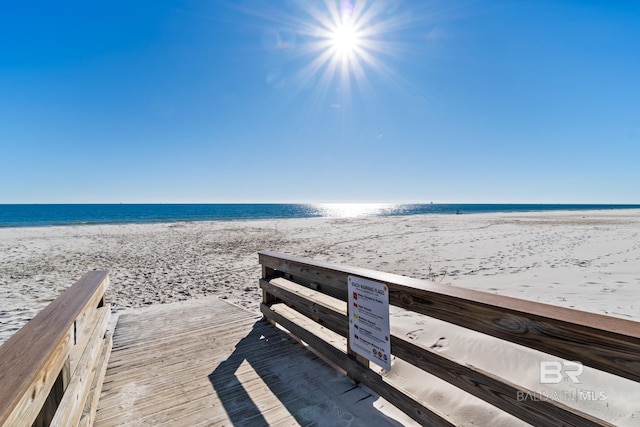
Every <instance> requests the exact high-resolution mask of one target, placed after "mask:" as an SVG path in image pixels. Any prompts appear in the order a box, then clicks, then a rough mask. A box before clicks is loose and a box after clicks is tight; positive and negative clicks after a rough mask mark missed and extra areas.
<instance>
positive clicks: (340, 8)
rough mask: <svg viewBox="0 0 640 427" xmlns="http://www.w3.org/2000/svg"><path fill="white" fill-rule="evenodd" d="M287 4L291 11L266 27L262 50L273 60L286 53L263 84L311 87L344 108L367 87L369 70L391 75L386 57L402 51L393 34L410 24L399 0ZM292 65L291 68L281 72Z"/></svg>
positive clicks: (302, 0)
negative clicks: (266, 51) (288, 70)
mask: <svg viewBox="0 0 640 427" xmlns="http://www.w3.org/2000/svg"><path fill="white" fill-rule="evenodd" d="M290 4H292V5H295V8H296V9H295V12H292V13H291V14H283V15H282V16H279V17H277V18H271V17H269V19H270V20H271V21H272V22H273V24H274V28H271V29H269V30H268V31H265V38H264V39H263V44H264V46H265V48H266V49H267V50H268V51H270V52H273V53H275V54H274V55H273V58H276V59H277V58H284V57H285V55H284V54H286V55H287V56H288V60H287V61H282V65H278V66H272V69H270V70H269V71H268V74H267V76H266V79H267V82H268V83H269V84H270V85H272V86H273V87H274V88H282V87H283V86H285V85H291V86H294V85H295V86H297V87H299V88H300V89H301V91H306V90H308V89H309V88H313V89H314V91H315V93H316V94H318V98H317V99H318V100H320V99H322V98H324V97H326V98H327V99H328V104H325V105H330V106H331V107H332V108H335V109H340V110H341V111H345V110H342V108H344V107H348V106H350V105H352V103H351V101H352V96H351V93H352V92H353V91H358V92H360V93H365V92H366V91H368V90H370V89H371V85H370V80H369V76H370V75H371V74H378V75H382V76H384V77H386V78H389V79H393V78H394V77H395V72H394V70H393V69H392V68H391V67H389V66H388V65H387V64H386V61H385V60H384V59H385V57H388V56H394V55H396V54H397V52H400V51H401V49H398V45H397V43H396V42H395V41H393V40H394V37H391V36H392V34H393V33H394V32H396V31H399V30H401V29H402V28H404V26H405V25H406V24H407V23H408V22H409V21H408V19H407V16H410V15H409V14H408V12H407V13H405V12H403V10H404V9H402V6H401V2H400V1H399V0H392V1H389V2H386V1H385V2H380V1H376V0H317V1H308V0H290ZM278 27H280V28H278ZM289 58H290V60H289ZM292 64H296V67H297V69H296V71H295V72H285V71H283V70H285V69H286V68H287V67H291V65H292ZM394 80H396V79H394ZM323 101H324V99H323Z"/></svg>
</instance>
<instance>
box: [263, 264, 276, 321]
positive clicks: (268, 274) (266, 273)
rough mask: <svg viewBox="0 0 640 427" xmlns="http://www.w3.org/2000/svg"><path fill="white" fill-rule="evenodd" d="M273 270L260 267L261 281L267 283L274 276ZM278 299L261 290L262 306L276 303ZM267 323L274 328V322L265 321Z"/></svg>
mask: <svg viewBox="0 0 640 427" xmlns="http://www.w3.org/2000/svg"><path fill="white" fill-rule="evenodd" d="M274 272H275V270H274V269H273V268H269V267H265V266H264V265H263V266H262V279H263V280H266V281H269V280H270V279H271V278H272V277H273V274H274ZM277 300H278V298H276V296H275V295H272V294H270V293H269V292H267V291H266V290H264V289H263V290H262V303H263V304H270V303H272V302H275V301H277ZM266 320H267V322H269V323H271V324H272V325H274V326H275V324H276V322H274V321H273V320H270V319H266Z"/></svg>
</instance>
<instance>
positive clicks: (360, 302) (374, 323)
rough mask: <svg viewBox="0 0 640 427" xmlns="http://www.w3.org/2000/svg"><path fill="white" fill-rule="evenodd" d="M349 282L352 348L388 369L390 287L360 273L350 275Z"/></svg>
mask: <svg viewBox="0 0 640 427" xmlns="http://www.w3.org/2000/svg"><path fill="white" fill-rule="evenodd" d="M347 283H348V285H349V289H348V290H349V294H348V296H349V302H348V306H349V309H348V311H349V345H350V347H351V350H352V351H353V352H355V353H357V354H359V355H360V356H362V357H364V358H366V359H368V360H370V361H372V362H373V363H375V364H377V365H380V366H382V367H383V368H384V369H386V370H387V371H389V370H391V341H390V340H389V337H390V332H389V288H388V287H387V286H386V285H385V284H384V283H380V282H374V281H372V280H367V279H363V278H361V277H357V276H349V279H348V281H347Z"/></svg>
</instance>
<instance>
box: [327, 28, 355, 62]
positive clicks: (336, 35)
mask: <svg viewBox="0 0 640 427" xmlns="http://www.w3.org/2000/svg"><path fill="white" fill-rule="evenodd" d="M331 41H332V42H333V48H334V49H335V50H336V53H337V54H338V55H341V56H345V55H350V54H351V53H353V52H354V50H355V49H356V48H357V47H358V33H357V31H356V30H355V29H354V28H353V26H351V25H349V24H343V25H341V26H339V27H337V28H336V29H335V30H334V32H333V35H332V37H331Z"/></svg>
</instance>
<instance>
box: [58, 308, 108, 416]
mask: <svg viewBox="0 0 640 427" xmlns="http://www.w3.org/2000/svg"><path fill="white" fill-rule="evenodd" d="M96 311H98V313H99V316H98V320H97V322H96V323H95V324H94V328H93V331H92V333H91V337H90V339H89V340H88V341H87V343H86V346H85V348H84V351H83V353H82V356H81V357H80V359H79V361H78V364H77V366H76V369H75V372H74V373H73V374H72V376H71V381H70V382H69V386H68V387H67V389H66V390H65V393H64V396H63V397H62V401H61V402H60V406H58V410H57V411H56V414H55V416H54V417H53V420H51V427H67V426H77V425H78V423H79V422H80V417H81V416H82V412H83V409H84V404H85V402H86V400H87V396H88V395H89V391H90V390H91V384H92V382H93V378H94V377H95V376H96V375H97V374H99V373H98V362H99V361H100V355H101V353H102V347H103V344H104V336H105V333H106V332H107V325H108V324H109V317H110V314H111V308H110V307H109V305H107V306H106V307H102V308H98V309H96Z"/></svg>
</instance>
